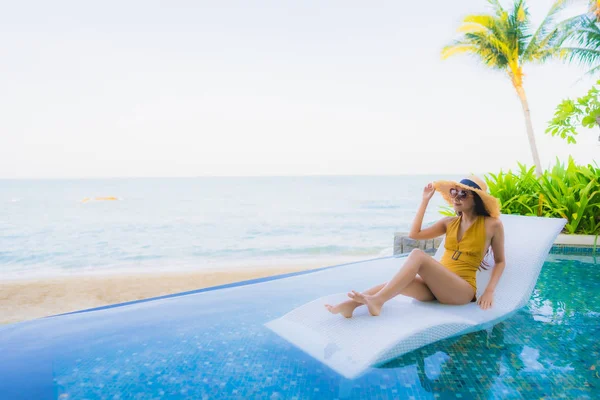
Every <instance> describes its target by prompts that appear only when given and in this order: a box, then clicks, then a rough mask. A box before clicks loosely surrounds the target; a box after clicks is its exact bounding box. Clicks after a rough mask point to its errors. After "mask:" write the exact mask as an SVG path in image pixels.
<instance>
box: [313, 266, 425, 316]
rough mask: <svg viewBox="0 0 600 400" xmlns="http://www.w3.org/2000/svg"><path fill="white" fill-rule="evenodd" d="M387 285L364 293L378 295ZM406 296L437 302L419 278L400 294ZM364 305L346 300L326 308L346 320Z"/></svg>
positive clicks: (327, 305)
mask: <svg viewBox="0 0 600 400" xmlns="http://www.w3.org/2000/svg"><path fill="white" fill-rule="evenodd" d="M385 285H386V283H382V284H380V285H377V286H373V287H372V288H370V289H367V290H365V291H364V292H363V293H364V294H367V295H374V294H377V292H379V291H380V290H381V289H383V287H384V286H385ZM400 294H402V295H404V296H408V297H412V298H415V299H417V300H420V301H432V300H435V296H434V295H433V293H431V290H429V288H428V287H427V285H426V284H425V282H424V281H423V279H422V278H421V277H419V276H417V277H415V279H414V280H413V281H412V282H410V283H409V284H408V286H406V287H405V288H404V290H402V292H401V293H400ZM362 305H363V303H359V302H358V301H354V300H346V301H344V302H342V303H339V304H337V305H335V306H332V305H330V304H325V308H327V310H329V312H330V313H332V314H342V315H343V316H344V317H346V318H350V317H352V313H353V312H354V310H355V309H356V308H357V307H360V306H362Z"/></svg>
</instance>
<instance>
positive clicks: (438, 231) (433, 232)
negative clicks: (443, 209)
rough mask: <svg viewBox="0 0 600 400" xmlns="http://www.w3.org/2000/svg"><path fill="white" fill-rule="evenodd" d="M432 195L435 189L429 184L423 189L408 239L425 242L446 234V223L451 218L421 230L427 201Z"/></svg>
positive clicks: (443, 219)
mask: <svg viewBox="0 0 600 400" xmlns="http://www.w3.org/2000/svg"><path fill="white" fill-rule="evenodd" d="M434 193H435V189H434V188H433V185H432V184H431V183H430V184H428V185H427V186H425V189H423V201H422V202H421V205H420V206H419V209H418V210H417V215H415V220H414V221H413V224H412V226H411V228H410V232H409V233H408V237H409V238H411V239H417V240H426V239H433V238H436V237H438V236H441V235H443V234H444V233H446V223H447V221H449V220H450V219H452V217H446V218H442V219H440V220H439V221H437V222H436V223H435V224H433V225H431V226H429V227H427V228H425V229H421V226H422V225H423V216H424V215H425V210H427V206H428V205H429V200H430V199H431V197H432V196H433V194H434Z"/></svg>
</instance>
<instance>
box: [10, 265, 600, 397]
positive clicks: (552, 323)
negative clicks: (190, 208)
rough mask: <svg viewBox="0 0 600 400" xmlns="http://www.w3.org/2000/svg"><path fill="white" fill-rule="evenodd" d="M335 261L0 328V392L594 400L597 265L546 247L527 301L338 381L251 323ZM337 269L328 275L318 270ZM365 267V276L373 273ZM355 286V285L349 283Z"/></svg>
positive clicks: (598, 354) (306, 292) (319, 285)
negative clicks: (281, 275) (286, 274)
mask: <svg viewBox="0 0 600 400" xmlns="http://www.w3.org/2000/svg"><path fill="white" fill-rule="evenodd" d="M353 267H354V264H347V265H342V266H337V267H333V268H329V269H326V270H324V271H320V272H318V273H315V272H312V273H304V274H290V275H293V276H294V278H293V279H276V280H257V282H256V283H255V284H251V285H228V286H226V287H221V288H220V289H217V290H201V291H198V292H195V293H192V294H188V295H183V296H170V297H166V298H162V299H157V300H152V301H142V302H136V303H131V304H128V305H124V306H118V307H107V308H103V309H98V310H95V311H91V312H81V313H73V314H68V315H62V316H57V317H51V318H45V319H39V320H34V321H29V322H24V323H19V324H14V325H7V326H4V327H0V354H2V362H1V363H0V394H1V396H3V397H2V398H3V399H4V398H6V399H13V398H14V399H18V398H24V399H45V398H49V399H54V398H58V399H102V398H106V399H154V398H155V399H159V398H198V399H204V398H205V399H214V398H240V399H246V398H260V399H263V398H264V399H294V398H296V399H313V398H314V399H323V398H331V399H334V398H339V399H352V398H357V399H359V398H360V399H364V398H378V399H380V398H382V399H386V398H389V399H392V398H411V397H412V398H415V399H419V398H448V397H451V398H460V397H462V398H544V397H546V398H569V399H572V398H583V399H585V398H590V399H591V398H597V397H599V396H600V376H599V371H600V344H599V343H598V337H600V322H599V316H600V299H599V297H598V296H597V293H598V292H599V290H600V265H599V263H598V262H597V260H596V259H594V258H592V257H589V256H588V257H585V256H567V255H560V254H551V255H550V256H549V257H548V259H547V261H546V263H545V264H544V268H543V269H542V272H541V275H540V278H539V280H538V284H537V286H536V289H535V291H534V293H533V295H532V297H531V299H530V301H529V304H528V306H527V307H525V308H523V309H521V310H520V311H519V312H518V313H517V314H515V315H514V316H513V317H511V318H510V319H508V320H506V321H505V322H503V323H500V324H498V325H496V326H495V327H494V328H493V329H491V330H490V331H482V332H475V333H472V334H468V335H464V336H461V337H459V338H454V339H449V340H444V341H441V342H438V343H434V344H432V345H429V346H427V347H424V348H422V349H420V350H417V351H413V352H411V353H408V354H406V355H404V356H402V357H399V358H397V359H395V360H393V361H392V362H389V363H387V364H385V365H382V366H380V367H376V368H371V369H369V370H368V371H367V373H365V374H364V375H362V376H360V377H359V378H357V379H355V380H348V379H345V378H343V377H341V376H340V375H338V374H337V373H336V372H334V371H332V370H330V369H329V368H328V367H326V366H324V365H322V364H321V363H319V362H318V361H316V360H314V359H313V358H312V357H310V356H308V355H306V354H304V353H303V352H301V351H300V350H298V349H296V348H295V347H294V346H292V345H290V344H289V343H288V342H286V341H284V340H283V339H281V338H280V337H279V336H277V335H276V334H274V333H273V332H271V331H270V330H269V329H267V328H266V327H264V326H263V324H264V323H265V322H267V321H270V320H272V319H273V318H277V317H279V316H281V315H283V314H284V313H286V312H288V311H289V310H291V309H293V308H295V307H297V306H299V305H301V304H304V303H306V302H308V301H310V300H313V299H315V298H317V297H320V296H323V295H325V294H328V293H334V292H339V291H345V290H348V289H349V287H348V285H349V284H350V283H349V281H347V280H346V279H345V278H344V271H345V270H346V269H350V268H353ZM334 272H335V273H336V274H337V276H338V279H335V280H333V279H328V280H324V279H319V277H320V276H322V274H324V273H326V274H327V275H329V276H330V274H332V273H334ZM371 280H372V279H371V278H370V277H365V279H364V286H365V287H366V286H369V285H371V284H375V283H378V282H371ZM358 289H362V288H358Z"/></svg>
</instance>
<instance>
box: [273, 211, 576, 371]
mask: <svg viewBox="0 0 600 400" xmlns="http://www.w3.org/2000/svg"><path fill="white" fill-rule="evenodd" d="M500 218H501V220H502V222H503V224H504V232H505V259H506V268H505V269H504V273H503V275H502V277H501V279H500V282H499V283H498V285H497V286H496V290H495V298H494V305H493V307H492V308H491V309H488V310H482V309H480V308H479V306H478V305H477V304H475V303H470V304H466V305H463V306H449V305H443V304H440V303H438V302H419V301H417V300H414V299H412V298H409V297H406V296H402V295H400V296H397V297H395V298H393V299H392V300H390V301H389V302H387V303H386V304H385V305H384V306H383V309H382V312H381V315H379V316H378V317H372V316H370V315H369V314H368V311H367V309H366V307H359V308H357V309H356V310H355V311H354V316H353V317H352V318H344V317H343V316H341V315H339V314H338V315H333V314H331V313H329V312H328V311H327V310H326V309H325V307H324V304H326V303H329V304H335V303H337V302H340V301H343V300H346V299H348V297H347V295H346V293H337V294H332V295H329V296H325V297H322V298H319V299H316V300H314V301H312V302H309V303H307V304H304V305H302V306H300V307H298V308H296V309H294V310H292V311H290V312H289V313H287V314H285V315H284V316H282V317H281V318H278V319H275V320H272V321H270V322H268V323H266V324H265V325H266V326H267V327H268V328H269V329H271V330H272V331H274V332H275V333H277V334H278V335H279V336H281V337H282V338H284V339H286V340H287V341H289V342H290V343H293V344H294V345H296V346H298V347H299V348H300V349H301V350H303V351H304V352H306V353H308V354H310V355H311V356H312V357H314V358H316V359H317V360H319V361H321V362H322V363H324V364H326V365H328V366H329V367H331V368H332V369H333V370H335V371H336V372H338V373H339V374H341V375H342V376H344V377H346V378H349V379H352V378H356V377H358V376H359V375H360V374H362V373H363V372H364V371H365V370H367V369H368V368H369V367H370V366H376V365H381V364H383V363H385V362H387V361H389V360H392V359H394V358H396V357H398V356H400V355H402V354H405V353H408V352H410V351H412V350H415V349H418V348H420V347H423V346H425V345H428V344H430V343H433V342H436V341H438V340H442V339H447V338H450V337H453V336H458V335H463V334H465V333H469V332H473V331H478V330H482V329H486V328H489V327H490V326H493V325H494V324H496V323H498V322H500V321H502V320H504V319H506V318H508V317H510V316H511V315H512V314H513V313H514V312H516V311H517V310H519V309H520V308H521V307H523V306H525V305H526V304H527V302H528V300H529V297H530V296H531V293H532V291H533V288H534V287H535V284H536V281H537V278H538V276H539V273H540V270H541V268H542V265H543V264H544V261H545V259H546V257H547V256H548V253H549V252H550V248H551V247H552V244H553V242H554V240H555V239H556V237H557V236H558V234H559V233H560V232H561V230H562V229H563V227H564V225H565V223H566V220H564V219H558V218H540V217H524V216H514V215H502V216H501V217H500ZM442 252H443V243H442V245H440V248H439V249H438V251H437V253H436V254H435V258H436V259H438V260H439V259H440V258H441V255H442ZM405 260H406V258H397V259H395V258H392V259H391V260H390V261H391V262H394V263H395V264H396V265H397V267H398V268H399V267H400V266H401V265H402V263H403V262H404V261H405ZM490 261H492V263H493V260H490ZM372 263H373V261H365V262H363V263H360V264H361V265H362V267H361V268H359V269H358V270H357V272H355V274H356V275H355V276H353V277H352V278H353V281H354V286H352V287H348V290H351V289H354V290H365V289H367V288H366V287H363V283H362V282H363V279H361V278H362V277H364V275H368V274H369V269H370V267H372V265H371V264H372ZM355 265H356V264H355ZM396 265H394V269H395V270H397V268H395V267H396ZM491 271H492V268H490V269H488V270H486V271H479V272H477V295H478V296H480V295H481V294H482V293H483V291H484V289H485V287H486V286H487V283H488V282H489V279H490V277H491ZM340 272H341V271H340ZM363 274H364V275H363ZM392 274H393V272H390V276H389V277H390V278H391V277H392ZM345 278H347V277H345Z"/></svg>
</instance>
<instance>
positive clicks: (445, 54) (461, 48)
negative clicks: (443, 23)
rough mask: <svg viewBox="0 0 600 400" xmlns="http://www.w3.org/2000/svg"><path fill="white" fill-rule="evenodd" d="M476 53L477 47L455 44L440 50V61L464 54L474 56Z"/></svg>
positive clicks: (460, 43)
mask: <svg viewBox="0 0 600 400" xmlns="http://www.w3.org/2000/svg"><path fill="white" fill-rule="evenodd" d="M477 51H478V49H477V47H475V46H474V45H473V44H470V43H462V42H456V43H454V44H451V45H449V46H445V47H444V48H443V49H442V59H443V60H445V59H447V58H449V57H452V56H455V55H458V54H465V53H472V54H476V53H477Z"/></svg>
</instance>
